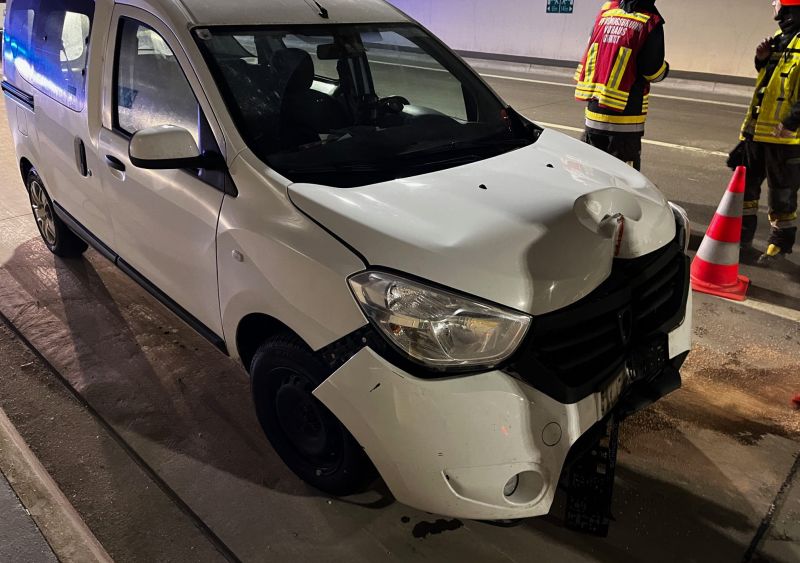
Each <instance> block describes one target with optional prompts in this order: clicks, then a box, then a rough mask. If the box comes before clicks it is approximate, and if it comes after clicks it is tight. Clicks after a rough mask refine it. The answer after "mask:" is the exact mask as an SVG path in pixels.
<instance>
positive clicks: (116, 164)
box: [106, 154, 125, 172]
mask: <svg viewBox="0 0 800 563" xmlns="http://www.w3.org/2000/svg"><path fill="white" fill-rule="evenodd" d="M106 164H108V166H109V168H113V169H114V170H116V171H117V172H125V164H123V163H122V161H121V160H120V159H118V158H117V157H116V156H111V155H110V154H107V155H106Z"/></svg>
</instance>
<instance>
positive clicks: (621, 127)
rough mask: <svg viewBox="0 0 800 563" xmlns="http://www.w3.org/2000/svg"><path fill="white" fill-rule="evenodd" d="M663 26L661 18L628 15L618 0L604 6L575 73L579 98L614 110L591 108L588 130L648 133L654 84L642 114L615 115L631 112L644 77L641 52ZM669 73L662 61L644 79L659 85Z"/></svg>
mask: <svg viewBox="0 0 800 563" xmlns="http://www.w3.org/2000/svg"><path fill="white" fill-rule="evenodd" d="M662 23H663V22H662V20H661V17H660V16H659V15H657V14H650V13H641V12H633V13H628V12H626V11H625V10H623V9H621V8H620V7H619V2H618V1H613V2H606V3H605V4H604V5H603V7H602V8H601V11H600V14H599V15H598V17H597V20H596V22H595V26H594V29H593V30H592V37H591V39H590V41H589V47H588V48H587V50H586V53H585V54H584V56H583V60H582V61H581V64H580V65H579V66H578V69H577V71H576V73H575V80H576V81H577V83H578V84H577V87H576V88H575V98H576V99H578V100H581V101H589V100H596V102H597V104H598V106H599V109H601V110H611V111H610V112H605V111H603V112H602V113H600V112H598V111H591V110H588V109H587V112H586V120H587V121H586V124H587V127H591V128H594V129H599V130H614V131H620V132H623V131H629V132H636V131H644V122H645V119H646V114H647V97H648V96H647V95H648V92H649V84H647V85H645V90H644V100H643V105H642V114H641V115H637V116H631V115H625V116H622V115H620V116H616V115H614V114H613V112H620V113H622V112H623V111H625V108H626V106H627V105H628V101H629V98H630V94H631V89H632V88H633V86H634V84H635V83H636V82H637V79H641V77H639V76H638V64H637V59H638V56H639V52H640V51H641V49H642V47H643V46H644V45H645V42H646V41H647V38H648V37H649V35H650V34H651V33H652V32H653V30H654V29H656V28H657V27H658V26H659V25H661V24H662ZM667 70H668V66H667V64H666V63H665V62H663V61H662V64H661V65H660V68H659V69H658V70H657V71H656V72H655V73H653V74H651V75H649V76H645V77H644V79H645V80H646V81H648V82H658V81H659V80H661V79H663V78H664V76H665V75H666V73H667Z"/></svg>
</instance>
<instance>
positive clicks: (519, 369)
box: [507, 242, 689, 402]
mask: <svg viewBox="0 0 800 563" xmlns="http://www.w3.org/2000/svg"><path fill="white" fill-rule="evenodd" d="M688 286H689V284H688V258H687V257H686V255H685V254H684V253H683V252H682V251H681V249H680V247H679V246H678V244H677V243H675V242H673V243H670V244H669V245H667V246H666V247H664V248H662V249H660V250H657V251H656V252H653V253H651V254H648V255H647V256H643V257H641V258H636V259H634V260H615V262H614V266H613V268H612V273H611V275H610V276H609V278H608V279H607V280H606V281H605V282H604V283H603V284H602V285H600V287H598V288H597V289H596V290H595V291H593V292H592V293H591V294H590V295H588V296H587V297H585V298H584V299H582V300H580V301H579V302H577V303H575V304H574V305H571V306H570V307H567V308H565V309H561V310H559V311H556V312H554V313H550V314H547V315H542V316H539V317H536V318H535V319H534V321H533V326H532V328H531V331H530V333H529V335H528V337H527V339H526V343H525V344H524V345H523V347H522V349H521V351H520V352H519V353H518V354H517V356H516V357H515V358H514V359H513V360H512V362H511V363H510V365H509V366H508V368H507V371H509V372H511V373H513V374H515V375H516V376H518V377H520V378H522V379H524V380H526V381H528V382H529V383H531V384H532V385H533V386H534V387H536V388H538V389H541V390H542V391H544V392H546V393H548V394H549V395H551V396H553V397H554V398H556V399H558V400H560V401H563V402H575V401H578V400H580V399H582V398H583V397H585V396H587V395H589V394H591V393H593V392H595V391H597V390H598V388H599V386H600V385H601V384H602V383H603V382H604V381H605V380H606V379H608V378H609V377H610V376H612V375H614V374H616V373H618V371H619V369H620V368H621V367H622V365H623V364H624V363H625V362H626V361H627V360H628V359H629V358H630V356H631V354H632V352H633V351H634V350H635V349H637V347H641V346H644V345H645V344H646V343H652V341H653V339H654V338H655V337H656V336H657V335H659V334H665V333H667V332H669V331H670V330H672V329H673V328H675V327H676V326H678V325H679V324H680V322H681V321H682V320H683V315H684V313H685V309H684V304H685V302H686V295H687V291H688Z"/></svg>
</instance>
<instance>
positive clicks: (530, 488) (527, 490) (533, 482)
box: [503, 471, 545, 504]
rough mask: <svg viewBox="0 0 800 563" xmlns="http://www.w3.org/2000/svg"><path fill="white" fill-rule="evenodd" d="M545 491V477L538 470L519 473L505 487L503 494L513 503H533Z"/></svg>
mask: <svg viewBox="0 0 800 563" xmlns="http://www.w3.org/2000/svg"><path fill="white" fill-rule="evenodd" d="M544 492H545V480H544V477H543V476H542V475H541V474H540V473H538V472H536V471H523V472H522V473H518V474H517V475H514V476H513V477H512V478H511V479H509V480H508V482H507V483H506V486H505V487H503V496H505V498H506V501H508V502H510V503H513V504H531V503H533V502H536V501H538V500H539V499H540V498H541V497H542V495H543V494H544Z"/></svg>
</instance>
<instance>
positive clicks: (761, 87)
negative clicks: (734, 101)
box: [742, 32, 800, 145]
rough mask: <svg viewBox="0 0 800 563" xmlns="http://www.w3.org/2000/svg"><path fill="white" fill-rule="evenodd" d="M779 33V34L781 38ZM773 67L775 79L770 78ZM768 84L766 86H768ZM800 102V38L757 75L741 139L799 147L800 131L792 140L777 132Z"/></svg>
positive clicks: (773, 54)
mask: <svg viewBox="0 0 800 563" xmlns="http://www.w3.org/2000/svg"><path fill="white" fill-rule="evenodd" d="M779 35H780V32H778V34H776V36H779ZM773 66H774V70H773V71H772V76H769V77H767V73H768V72H769V71H770V68H771V67H773ZM765 81H766V83H765ZM798 101H800V34H797V35H795V37H794V39H792V40H791V41H790V42H789V44H788V45H787V46H786V48H785V49H783V50H782V51H777V52H773V53H772V55H771V58H770V61H769V63H768V64H766V65H765V66H764V67H763V68H762V69H761V71H760V72H759V74H758V81H757V82H756V92H755V94H754V95H753V101H752V102H751V103H750V109H749V110H748V112H747V116H746V117H745V120H744V124H742V138H744V137H745V136H751V137H752V138H753V140H754V141H759V142H762V143H777V144H784V145H800V128H798V130H797V131H795V134H794V135H793V136H791V137H785V138H783V137H776V136H775V135H773V132H774V131H775V128H776V127H777V126H778V125H779V124H780V123H783V122H784V121H785V120H786V119H787V118H788V117H789V114H790V113H791V112H792V108H793V107H794V106H795V104H797V103H798Z"/></svg>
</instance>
